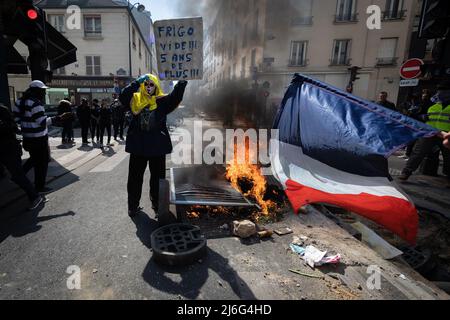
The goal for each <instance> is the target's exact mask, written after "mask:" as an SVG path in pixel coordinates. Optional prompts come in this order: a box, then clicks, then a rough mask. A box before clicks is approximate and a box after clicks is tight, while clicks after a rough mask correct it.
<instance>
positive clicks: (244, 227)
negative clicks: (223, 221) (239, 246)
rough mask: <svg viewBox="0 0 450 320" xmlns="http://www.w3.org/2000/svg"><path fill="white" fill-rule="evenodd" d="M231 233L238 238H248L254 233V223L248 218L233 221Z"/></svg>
mask: <svg viewBox="0 0 450 320" xmlns="http://www.w3.org/2000/svg"><path fill="white" fill-rule="evenodd" d="M233 234H234V235H235V236H238V237H239V238H243V239H245V238H249V237H251V236H253V235H255V234H256V224H254V223H253V222H251V221H250V220H242V221H233Z"/></svg>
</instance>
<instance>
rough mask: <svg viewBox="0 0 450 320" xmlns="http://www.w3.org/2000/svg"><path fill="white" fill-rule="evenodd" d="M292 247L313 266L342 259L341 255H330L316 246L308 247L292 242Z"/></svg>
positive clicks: (333, 262) (337, 261) (334, 262)
mask: <svg viewBox="0 0 450 320" xmlns="http://www.w3.org/2000/svg"><path fill="white" fill-rule="evenodd" d="M290 248H291V250H292V251H293V252H294V253H297V254H298V255H300V256H302V257H303V259H304V260H305V262H306V263H307V264H308V265H309V266H310V267H311V268H314V267H317V266H321V265H324V264H337V263H339V261H340V260H341V255H340V254H336V255H329V256H327V251H321V250H319V249H317V248H316V247H314V246H311V245H309V246H307V247H306V248H304V247H301V246H299V245H298V244H295V243H291V244H290Z"/></svg>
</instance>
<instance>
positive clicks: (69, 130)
mask: <svg viewBox="0 0 450 320" xmlns="http://www.w3.org/2000/svg"><path fill="white" fill-rule="evenodd" d="M62 139H63V140H66V139H67V140H71V139H73V124H72V121H70V122H65V123H64V124H63V129H62Z"/></svg>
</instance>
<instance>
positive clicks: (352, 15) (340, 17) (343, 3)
mask: <svg viewBox="0 0 450 320" xmlns="http://www.w3.org/2000/svg"><path fill="white" fill-rule="evenodd" d="M355 21H357V19H356V0H338V1H337V9H336V19H335V22H355Z"/></svg>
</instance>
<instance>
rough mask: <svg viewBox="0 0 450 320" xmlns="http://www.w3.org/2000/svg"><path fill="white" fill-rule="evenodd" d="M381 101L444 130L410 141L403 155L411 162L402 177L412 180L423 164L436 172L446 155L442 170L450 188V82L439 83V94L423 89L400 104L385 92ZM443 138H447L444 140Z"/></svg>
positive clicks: (426, 171) (384, 105) (425, 170)
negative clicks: (449, 145) (389, 98)
mask: <svg viewBox="0 0 450 320" xmlns="http://www.w3.org/2000/svg"><path fill="white" fill-rule="evenodd" d="M377 104H379V105H381V106H383V107H385V108H388V109H391V110H393V111H397V112H401V113H403V114H405V115H407V116H409V117H411V118H413V119H415V120H417V121H421V122H424V123H426V124H428V125H430V126H432V127H434V128H436V129H438V130H440V131H441V132H442V134H440V135H439V136H434V137H429V138H423V139H420V140H418V141H413V142H411V143H410V144H408V146H407V147H406V150H405V154H404V155H403V156H401V157H402V158H404V159H405V160H406V161H407V163H406V166H405V168H404V169H403V171H402V174H401V176H400V177H399V179H400V180H401V181H406V180H408V179H409V177H410V176H411V175H412V174H413V173H414V172H415V171H416V170H417V169H419V167H420V166H421V165H422V166H423V173H425V174H430V175H436V174H437V171H438V168H439V164H440V155H441V154H442V158H443V160H444V163H443V169H442V171H443V174H444V175H445V176H447V179H448V183H447V187H449V188H450V150H449V149H448V145H447V144H446V143H447V142H448V134H445V132H449V131H450V83H449V82H443V83H441V84H439V85H438V86H437V88H436V92H435V94H433V92H431V91H430V90H428V89H424V90H422V94H421V95H419V94H415V93H413V94H410V95H409V96H408V97H407V99H406V101H405V102H404V103H403V104H401V105H399V106H396V105H395V104H394V103H393V102H390V101H389V100H388V94H387V92H385V91H382V92H380V95H379V100H378V101H377ZM442 138H444V142H443V140H442ZM446 147H447V148H446Z"/></svg>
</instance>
